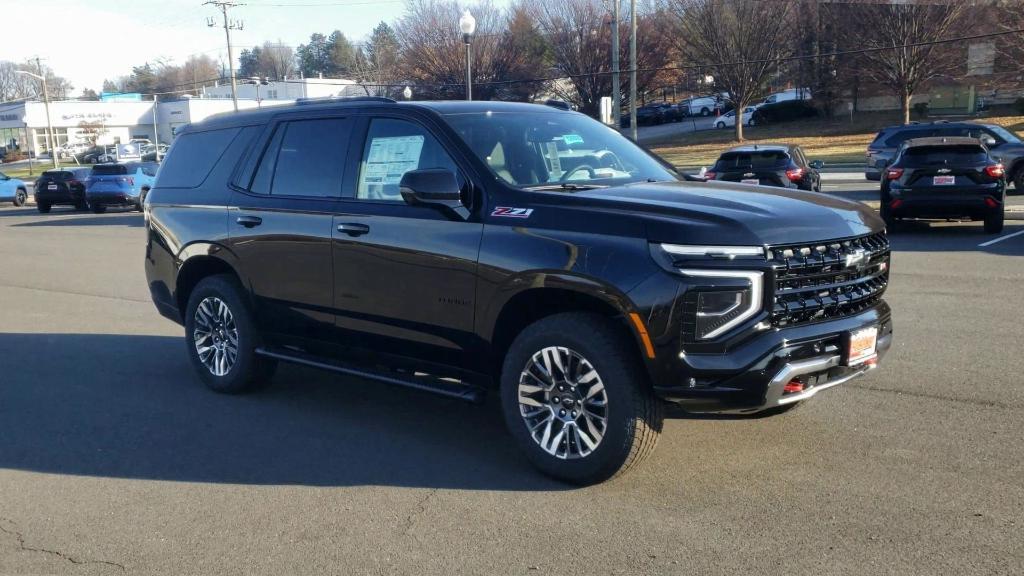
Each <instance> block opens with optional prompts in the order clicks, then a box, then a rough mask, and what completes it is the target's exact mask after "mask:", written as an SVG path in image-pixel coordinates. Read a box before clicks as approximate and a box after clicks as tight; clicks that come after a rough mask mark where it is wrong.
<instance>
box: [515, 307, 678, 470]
mask: <svg viewBox="0 0 1024 576" xmlns="http://www.w3.org/2000/svg"><path fill="white" fill-rule="evenodd" d="M635 349H636V346H635V344H634V343H633V342H632V341H631V340H630V339H629V338H628V337H627V336H626V335H625V334H624V330H623V329H621V328H620V327H619V326H617V325H616V324H615V323H614V321H613V320H611V319H609V318H605V317H603V316H599V315H596V314H588V313H576V312H568V313H564V314H556V315H554V316H549V317H547V318H544V319H542V320H539V321H537V322H535V323H533V324H531V325H530V326H528V327H527V328H526V329H525V330H523V331H522V332H521V333H520V334H519V336H517V337H516V339H515V341H514V342H513V343H512V346H511V347H510V348H509V350H508V353H507V354H506V355H505V361H504V365H503V368H502V372H501V406H502V412H503V413H504V416H505V423H506V425H507V427H508V429H509V432H510V433H511V434H512V437H513V438H514V439H515V442H516V444H517V445H518V446H519V448H520V449H521V450H522V451H523V452H524V453H525V454H526V457H527V458H528V459H529V460H530V461H531V462H532V463H533V464H534V465H535V466H536V467H537V468H539V469H540V470H541V471H542V472H544V473H545V474H547V475H549V476H552V477H554V478H557V479H559V480H563V481H566V482H571V483H574V484H592V483H595V482H600V481H602V480H605V479H607V478H610V477H612V476H615V475H616V474H619V473H621V472H624V471H626V470H627V469H629V468H630V467H632V466H634V465H636V464H638V463H639V462H641V461H642V460H643V459H644V458H646V457H647V456H648V455H649V454H650V453H651V452H652V451H653V449H654V445H655V444H656V443H657V439H658V434H659V433H660V432H661V425H662V409H663V406H662V402H661V400H659V399H657V398H655V396H654V394H653V393H652V391H651V389H650V386H649V384H648V382H647V379H646V376H645V373H644V370H643V367H642V366H641V365H640V362H639V360H638V359H637V358H636V353H635V352H634V350H635Z"/></svg>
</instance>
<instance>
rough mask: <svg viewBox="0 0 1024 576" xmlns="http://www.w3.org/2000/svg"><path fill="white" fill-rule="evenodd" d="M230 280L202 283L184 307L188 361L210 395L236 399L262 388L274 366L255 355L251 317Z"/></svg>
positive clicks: (221, 277) (223, 277) (211, 279)
mask: <svg viewBox="0 0 1024 576" xmlns="http://www.w3.org/2000/svg"><path fill="white" fill-rule="evenodd" d="M242 294H243V293H242V290H241V287H240V286H239V285H238V282H237V280H235V278H234V277H232V276H229V275H226V274H219V275H216V276H209V277H207V278H204V279H203V280H201V281H200V282H199V284H197V285H196V287H195V289H193V290H192V294H190V295H189V299H188V305H187V306H186V308H185V344H186V346H188V355H189V359H190V360H191V361H192V366H193V368H195V370H196V372H198V373H199V377H200V378H202V380H203V382H204V383H205V384H206V385H207V386H208V387H209V388H210V389H212V390H215V391H217V392H222V393H226V394H237V393H240V392H246V391H249V390H253V389H255V388H258V387H260V386H262V385H264V384H266V383H267V382H268V381H269V380H270V378H271V377H272V376H273V374H274V371H275V369H276V367H277V362H276V361H274V360H272V359H268V358H262V357H260V356H258V355H257V354H256V347H257V343H258V341H259V338H258V335H257V333H256V326H255V324H254V323H253V320H252V313H251V312H250V311H249V307H248V305H247V304H246V302H245V301H244V299H243V296H242Z"/></svg>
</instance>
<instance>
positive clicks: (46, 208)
mask: <svg viewBox="0 0 1024 576" xmlns="http://www.w3.org/2000/svg"><path fill="white" fill-rule="evenodd" d="M36 210H39V213H40V214H48V213H49V212H50V204H49V203H47V202H36Z"/></svg>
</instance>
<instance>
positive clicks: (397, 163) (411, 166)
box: [363, 134, 423, 193]
mask: <svg viewBox="0 0 1024 576" xmlns="http://www.w3.org/2000/svg"><path fill="white" fill-rule="evenodd" d="M422 150H423V135H422V134H417V135H415V136H391V137H386V138H374V139H373V141H372V142H371V143H370V154H369V156H368V157H367V159H366V168H365V170H364V171H363V183H364V184H365V185H366V189H367V191H376V192H378V193H383V192H384V187H385V186H388V185H392V186H395V185H398V183H399V182H400V181H401V180H402V176H403V175H404V174H405V173H406V172H408V171H409V170H415V169H416V167H417V166H419V163H420V152H422Z"/></svg>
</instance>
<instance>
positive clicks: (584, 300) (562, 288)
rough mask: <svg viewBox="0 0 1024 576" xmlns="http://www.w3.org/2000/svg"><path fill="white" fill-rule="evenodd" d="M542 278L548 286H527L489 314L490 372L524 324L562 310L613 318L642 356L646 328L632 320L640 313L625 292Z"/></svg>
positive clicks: (497, 368) (640, 357)
mask: <svg viewBox="0 0 1024 576" xmlns="http://www.w3.org/2000/svg"><path fill="white" fill-rule="evenodd" d="M544 280H545V281H546V282H545V284H549V285H544V286H536V287H531V288H526V289H524V290H520V291H518V292H516V293H515V294H513V295H511V296H510V297H509V298H507V299H506V300H505V301H504V302H503V303H502V304H501V306H500V309H499V310H498V312H497V313H496V314H494V315H493V316H492V317H493V322H491V324H490V326H488V327H487V328H485V330H484V333H485V334H487V335H489V341H490V349H491V358H490V369H491V370H492V371H493V373H495V374H497V373H500V370H501V365H502V362H504V359H505V353H506V352H507V351H508V349H509V347H510V346H511V345H512V342H513V341H514V340H515V338H516V336H518V335H519V334H520V333H521V332H522V331H523V330H524V329H525V328H526V327H527V326H529V325H531V324H533V323H534V322H537V321H538V320H541V319H543V318H546V317H548V316H552V315H554V314H559V313H563V312H591V313H594V314H598V315H601V316H604V317H606V318H609V319H611V320H613V321H614V323H615V324H616V325H617V326H618V327H620V328H621V329H622V330H623V331H624V332H623V334H624V335H628V336H629V337H630V339H631V341H632V342H633V343H634V346H633V350H634V351H635V353H636V354H637V359H638V360H643V359H644V355H645V350H646V345H645V341H644V338H645V337H646V328H643V323H642V321H641V322H640V324H639V325H638V324H636V323H635V322H636V320H637V319H639V316H637V315H636V314H635V313H634V311H633V307H632V304H631V303H630V301H629V299H628V298H627V297H626V296H625V295H624V294H620V293H618V292H617V291H612V290H609V289H604V288H603V287H601V286H600V285H597V284H595V283H593V282H592V281H581V280H580V279H567V278H561V279H560V280H561V281H559V282H552V277H550V276H548V277H545V278H544ZM641 329H642V330H643V332H642V333H641V332H640V330H641Z"/></svg>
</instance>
